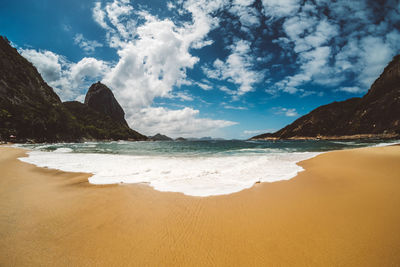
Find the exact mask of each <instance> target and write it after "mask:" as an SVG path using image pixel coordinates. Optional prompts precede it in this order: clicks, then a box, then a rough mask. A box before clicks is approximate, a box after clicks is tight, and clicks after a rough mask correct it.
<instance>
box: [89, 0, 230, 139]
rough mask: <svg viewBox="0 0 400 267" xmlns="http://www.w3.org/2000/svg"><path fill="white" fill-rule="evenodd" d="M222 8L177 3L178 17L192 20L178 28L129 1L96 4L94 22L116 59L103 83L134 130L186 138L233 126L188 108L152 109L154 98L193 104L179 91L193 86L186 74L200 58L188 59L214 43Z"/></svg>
mask: <svg viewBox="0 0 400 267" xmlns="http://www.w3.org/2000/svg"><path fill="white" fill-rule="evenodd" d="M225 4H226V1H221V0H219V1H211V0H201V1H194V0H189V1H185V2H179V1H178V2H177V3H176V5H180V6H181V8H182V9H181V10H180V12H181V13H182V14H184V13H187V14H190V15H191V21H187V22H184V23H180V24H179V25H178V24H176V23H175V22H174V21H172V20H171V19H168V18H165V19H160V18H158V17H156V16H153V15H151V14H150V13H148V12H147V11H145V10H142V9H138V10H135V9H134V8H133V7H132V6H131V5H130V3H129V1H122V0H115V1H113V2H111V3H106V4H105V5H104V6H102V4H101V3H96V4H95V6H94V8H93V17H94V19H95V21H96V22H97V23H98V24H99V25H100V26H101V27H102V28H103V29H105V30H106V35H107V40H108V42H109V45H110V47H114V48H116V49H117V53H118V56H119V60H118V62H117V63H116V65H115V66H113V67H112V68H111V69H110V70H109V71H108V73H107V74H106V75H105V76H104V78H103V80H102V81H103V82H104V83H105V84H106V85H108V86H110V88H112V89H113V90H114V93H115V96H116V98H117V99H118V101H119V102H120V103H121V105H122V106H123V108H124V109H125V112H126V114H127V118H128V120H127V121H128V122H129V123H131V124H130V125H131V126H133V127H134V128H135V129H138V130H139V131H142V132H144V133H148V134H154V133H155V132H163V133H166V134H170V135H175V134H176V135H179V136H184V135H185V134H186V135H193V134H197V133H204V132H207V131H211V130H212V129H218V128H221V127H227V126H230V125H233V124H235V123H234V122H230V121H223V120H212V119H205V118H199V117H198V114H199V111H198V110H194V109H192V108H189V107H186V108H184V109H181V110H169V109H166V108H163V107H153V106H152V105H153V100H154V99H155V98H173V99H180V100H181V101H192V100H193V97H192V96H191V95H190V94H189V93H188V92H185V91H177V88H179V87H180V86H181V85H187V84H191V83H192V82H190V81H189V80H188V79H187V74H186V72H187V69H191V68H193V67H194V65H195V64H196V63H198V61H199V58H198V57H196V56H193V55H192V54H191V49H200V48H202V47H204V46H208V45H211V44H212V43H213V41H212V40H209V39H207V35H208V33H209V32H210V31H211V30H212V29H213V28H215V27H216V26H217V25H218V19H217V18H215V17H213V16H211V14H212V13H213V12H215V11H217V10H218V9H220V8H222V7H223V6H224V5H225ZM176 5H175V4H174V5H172V4H171V3H170V4H169V5H168V8H169V9H174V8H176ZM196 84H197V85H198V86H199V87H200V88H202V89H204V90H210V89H211V88H212V87H211V85H210V83H209V82H197V83H196Z"/></svg>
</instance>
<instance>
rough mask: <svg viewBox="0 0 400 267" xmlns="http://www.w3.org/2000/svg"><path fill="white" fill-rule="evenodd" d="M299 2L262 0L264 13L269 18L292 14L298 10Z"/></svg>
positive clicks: (297, 0)
mask: <svg viewBox="0 0 400 267" xmlns="http://www.w3.org/2000/svg"><path fill="white" fill-rule="evenodd" d="M300 3H301V1H300V0H262V4H263V7H264V14H265V16H267V17H270V18H280V17H284V16H289V15H293V14H295V13H296V12H297V11H298V10H299V8H300Z"/></svg>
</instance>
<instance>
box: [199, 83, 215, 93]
mask: <svg viewBox="0 0 400 267" xmlns="http://www.w3.org/2000/svg"><path fill="white" fill-rule="evenodd" d="M196 85H197V86H198V87H200V88H201V89H203V90H205V91H208V90H211V89H213V87H212V85H211V84H210V82H196Z"/></svg>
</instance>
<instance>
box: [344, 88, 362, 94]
mask: <svg viewBox="0 0 400 267" xmlns="http://www.w3.org/2000/svg"><path fill="white" fill-rule="evenodd" d="M338 90H339V91H342V92H346V93H351V94H358V93H362V92H365V90H363V89H361V88H360V87H358V86H348V87H341V88H339V89H338Z"/></svg>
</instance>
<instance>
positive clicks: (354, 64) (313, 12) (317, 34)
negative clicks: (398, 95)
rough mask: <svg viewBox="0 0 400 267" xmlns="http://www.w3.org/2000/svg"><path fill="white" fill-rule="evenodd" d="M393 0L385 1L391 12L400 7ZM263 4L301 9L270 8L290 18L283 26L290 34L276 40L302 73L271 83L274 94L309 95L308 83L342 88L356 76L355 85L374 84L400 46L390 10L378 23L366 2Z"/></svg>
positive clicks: (267, 0)
mask: <svg viewBox="0 0 400 267" xmlns="http://www.w3.org/2000/svg"><path fill="white" fill-rule="evenodd" d="M389 2H390V1H389ZM389 2H387V3H386V4H385V5H387V7H386V8H385V10H386V11H385V12H389V11H388V10H395V9H396V8H395V6H394V4H393V3H389ZM263 3H264V7H265V5H267V6H270V7H271V6H274V5H278V6H280V5H281V4H282V5H284V4H288V5H289V6H291V7H293V9H295V10H296V11H297V10H298V11H299V12H297V13H296V14H295V13H291V11H290V10H292V8H288V9H285V10H287V11H288V12H279V8H278V9H276V10H278V11H276V10H274V9H271V10H270V12H272V13H271V14H270V15H271V16H275V17H279V18H284V23H283V26H282V30H283V31H284V33H285V35H286V37H280V38H278V39H277V40H275V41H274V43H278V44H280V46H281V47H282V49H284V51H285V53H286V54H283V55H285V56H286V55H289V57H291V58H294V59H295V63H296V65H297V72H295V73H294V74H292V75H289V76H287V77H285V78H283V79H282V80H281V81H278V82H276V83H275V84H274V85H272V86H270V87H269V88H268V89H267V92H269V93H272V94H276V93H278V92H279V91H283V92H287V93H291V94H294V93H300V94H302V95H304V93H305V89H304V87H305V85H307V84H314V85H322V86H323V87H331V88H332V89H333V90H336V88H338V87H340V84H341V83H342V82H344V81H345V80H347V82H348V81H349V78H350V77H354V78H350V79H353V83H354V86H350V87H353V89H354V88H355V87H359V88H368V87H369V86H370V85H371V84H372V82H373V81H374V80H375V79H376V78H378V76H379V74H380V73H381V72H382V71H383V68H384V67H385V65H386V64H387V63H388V62H389V61H390V60H391V58H392V57H393V56H394V55H395V53H396V51H398V50H399V49H400V42H399V41H400V33H399V31H398V30H397V29H396V28H395V27H394V24H393V21H391V20H390V19H389V17H390V16H389V15H390V14H389V15H388V16H384V20H383V21H381V22H380V23H375V21H376V19H377V17H376V14H375V13H374V12H373V11H372V10H373V9H372V8H371V7H370V6H368V5H367V4H366V2H365V1H361V0H355V1H346V0H338V1H335V2H332V1H327V0H317V1H316V2H315V3H311V2H306V3H303V4H302V5H300V4H299V3H298V2H297V1H274V0H273V1H269V0H265V1H263ZM389 7H390V8H389ZM322 10H325V11H324V12H322ZM278 13H279V14H278ZM327 14H329V16H327ZM339 25H340V27H339ZM291 60H293V59H291ZM336 91H340V90H336Z"/></svg>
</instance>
